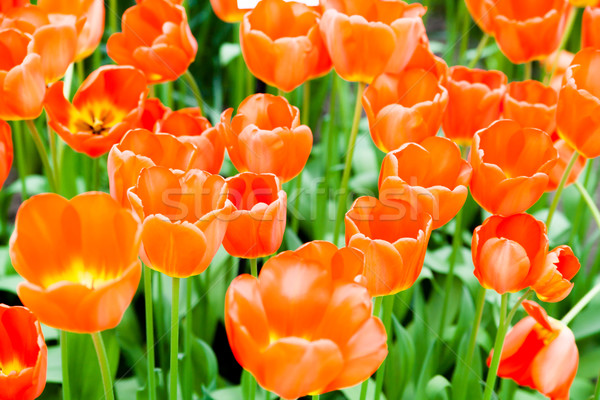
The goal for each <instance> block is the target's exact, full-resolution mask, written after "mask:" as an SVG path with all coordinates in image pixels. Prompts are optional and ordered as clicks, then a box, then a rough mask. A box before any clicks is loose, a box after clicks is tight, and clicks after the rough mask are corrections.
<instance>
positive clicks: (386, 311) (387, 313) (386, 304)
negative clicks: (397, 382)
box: [373, 295, 395, 400]
mask: <svg viewBox="0 0 600 400" xmlns="http://www.w3.org/2000/svg"><path fill="white" fill-rule="evenodd" d="M394 299H395V296H393V295H392V296H385V297H384V298H383V315H382V319H383V326H384V327H385V332H386V333H387V343H388V348H390V347H391V345H392V329H391V328H392V314H393V311H394ZM386 364H387V358H386V359H385V360H383V363H382V364H381V366H380V367H379V369H378V370H377V374H376V375H375V397H373V400H379V398H380V397H381V392H382V390H383V378H384V377H385V367H386Z"/></svg>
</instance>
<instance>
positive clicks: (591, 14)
mask: <svg viewBox="0 0 600 400" xmlns="http://www.w3.org/2000/svg"><path fill="white" fill-rule="evenodd" d="M584 47H594V48H596V49H600V7H587V8H586V9H585V11H584V12H583V20H582V22H581V48H584Z"/></svg>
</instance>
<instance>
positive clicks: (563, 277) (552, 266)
mask: <svg viewBox="0 0 600 400" xmlns="http://www.w3.org/2000/svg"><path fill="white" fill-rule="evenodd" d="M580 267H581V264H580V263H579V260H578V259H577V257H575V255H574V254H573V250H571V248H570V247H569V246H559V247H557V248H555V249H554V250H552V251H551V252H550V253H548V256H547V257H546V267H545V269H544V273H543V274H542V276H541V277H540V279H539V280H538V281H537V282H536V283H535V284H534V285H533V290H535V293H536V294H537V296H538V298H539V299H540V300H542V301H545V302H549V303H555V302H558V301H561V300H563V299H564V298H565V297H567V296H568V295H569V293H571V290H572V289H573V285H574V284H573V283H572V282H571V279H573V277H575V275H576V274H577V272H579V268H580Z"/></svg>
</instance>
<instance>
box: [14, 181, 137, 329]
mask: <svg viewBox="0 0 600 400" xmlns="http://www.w3.org/2000/svg"><path fill="white" fill-rule="evenodd" d="M91 210H93V211H91ZM139 244H140V229H139V225H138V223H137V221H136V219H135V217H134V216H133V215H132V214H131V212H129V211H128V210H124V209H122V208H121V206H120V205H119V204H118V203H117V202H116V201H115V200H113V199H112V198H111V197H110V196H109V195H108V194H105V193H101V192H93V193H84V194H80V195H78V196H75V197H74V198H73V199H71V200H66V199H65V198H63V197H61V196H59V195H56V194H50V193H46V194H40V195H37V196H34V197H32V198H31V199H29V200H27V201H25V202H24V203H23V204H22V205H21V208H20V209H19V211H18V213H17V219H16V225H15V231H14V233H13V235H12V237H11V240H10V257H11V260H12V263H13V266H14V267H15V270H16V271H17V272H18V273H19V274H20V275H21V276H22V277H23V278H25V282H23V283H21V284H19V286H18V288H17V293H18V294H19V298H20V299H21V301H22V302H23V304H24V305H25V306H26V307H28V308H29V309H30V310H31V311H32V312H33V313H35V315H36V316H37V317H38V318H39V320H40V322H42V323H44V324H46V325H48V326H51V327H53V328H56V329H62V330H66V331H69V332H77V333H94V332H99V331H103V330H106V329H112V328H114V327H116V326H117V325H118V324H119V322H120V321H121V318H122V317H123V313H124V312H125V310H126V309H127V307H128V306H129V304H130V303H131V300H132V299H133V295H134V294H135V291H136V290H137V287H138V284H139V281H140V276H141V273H142V268H141V264H140V262H139V260H138V250H139Z"/></svg>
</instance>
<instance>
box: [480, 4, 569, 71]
mask: <svg viewBox="0 0 600 400" xmlns="http://www.w3.org/2000/svg"><path fill="white" fill-rule="evenodd" d="M484 2H486V3H488V6H487V7H488V12H489V17H490V20H491V27H492V34H493V35H494V37H495V38H496V41H497V43H498V47H500V50H501V51H502V53H504V55H505V56H506V57H507V58H508V59H509V60H510V61H512V62H513V63H515V64H521V63H526V62H529V61H533V60H538V59H542V58H545V57H548V56H549V55H550V54H552V53H553V52H555V51H556V50H557V49H558V47H559V45H560V41H561V40H562V37H563V35H564V32H565V29H566V27H567V20H568V18H569V14H570V13H571V12H573V11H572V10H571V5H570V4H569V2H568V1H567V0H547V1H538V2H535V3H530V4H528V7H523V4H522V3H521V2H520V1H519V0H498V1H492V0H484Z"/></svg>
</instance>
